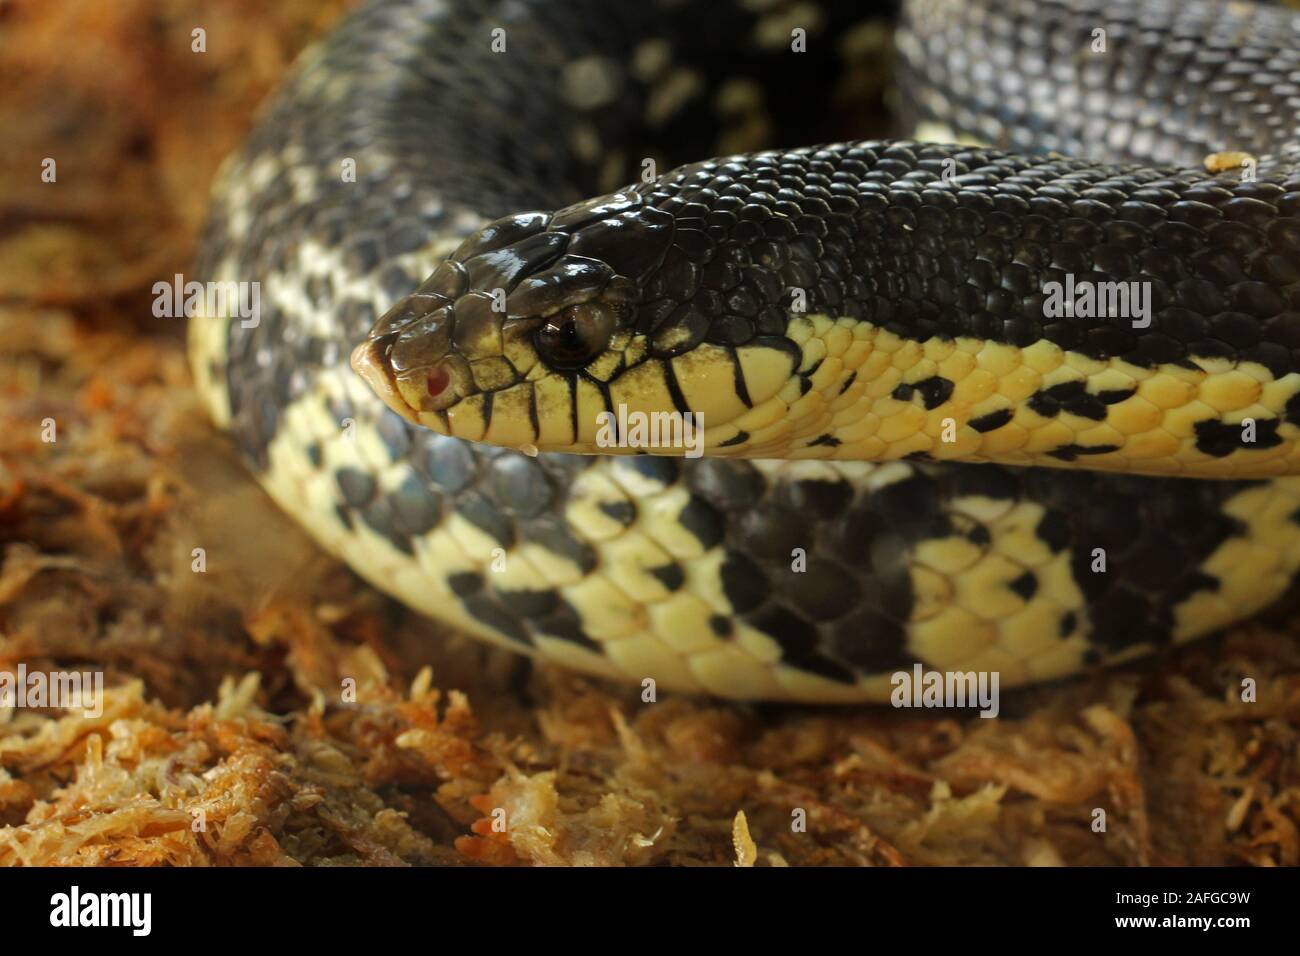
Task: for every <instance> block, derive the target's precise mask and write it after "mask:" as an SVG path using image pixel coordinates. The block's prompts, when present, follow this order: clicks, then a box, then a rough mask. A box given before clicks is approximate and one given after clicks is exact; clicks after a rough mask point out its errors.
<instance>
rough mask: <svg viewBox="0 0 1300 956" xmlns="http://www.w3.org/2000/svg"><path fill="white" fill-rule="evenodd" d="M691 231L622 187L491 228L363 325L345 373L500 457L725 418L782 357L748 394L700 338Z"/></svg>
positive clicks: (702, 322)
mask: <svg viewBox="0 0 1300 956" xmlns="http://www.w3.org/2000/svg"><path fill="white" fill-rule="evenodd" d="M700 235H702V234H700V233H692V235H691V236H687V237H685V239H683V237H682V236H681V235H679V224H678V222H677V220H676V219H675V217H674V216H673V214H671V213H669V212H665V211H663V210H661V209H658V208H656V207H654V206H651V205H649V204H648V203H647V201H646V200H645V198H644V197H643V196H642V195H641V194H640V193H638V192H637V190H636V189H635V188H633V189H629V190H627V191H625V192H619V193H612V194H609V195H606V196H601V197H599V198H596V199H592V200H589V201H587V202H584V203H580V204H577V205H574V206H569V207H567V208H564V209H560V210H558V211H557V212H554V213H540V212H533V213H524V214H521V215H516V216H510V217H506V218H504V219H498V220H496V221H494V222H491V223H488V224H487V225H486V226H484V227H483V228H482V229H480V230H479V231H478V232H477V233H475V234H473V235H472V236H470V237H469V238H467V239H466V240H465V241H464V242H463V243H462V244H461V245H460V247H459V248H458V249H457V250H456V251H455V252H453V253H452V254H451V256H450V257H448V258H447V259H446V260H445V261H443V262H442V263H440V264H439V265H438V267H437V268H436V269H435V270H434V272H433V273H432V274H431V275H430V276H429V278H428V279H427V280H426V281H425V282H424V283H423V284H422V285H421V286H420V287H419V288H418V289H417V290H416V291H415V292H413V293H412V294H410V295H408V296H406V297H405V298H404V299H402V300H401V301H399V302H398V303H397V304H396V305H394V306H393V308H392V309H390V310H389V311H388V312H387V313H386V314H385V315H384V316H383V317H382V318H381V319H380V320H379V322H378V323H376V325H375V327H374V329H373V330H372V331H371V332H370V334H369V336H368V337H367V339H366V340H365V341H364V342H363V343H362V344H361V345H359V346H358V347H357V349H356V350H355V351H354V352H353V356H352V365H353V368H354V369H355V370H356V371H357V372H358V373H359V374H360V375H361V376H362V377H363V378H365V379H366V380H367V381H368V382H369V384H370V385H371V387H372V388H373V389H374V390H375V391H376V392H377V393H378V394H379V395H380V397H381V398H383V399H384V401H385V402H386V403H387V404H388V405H389V406H390V407H391V408H393V409H394V410H395V411H397V412H398V413H399V414H401V415H402V416H403V417H405V418H407V419H408V420H410V421H412V422H415V423H417V424H420V425H424V426H426V427H429V428H431V429H433V430H434V431H437V432H440V433H442V434H446V435H452V436H455V437H459V438H467V439H471V440H476V441H488V442H491V443H493V444H499V445H506V446H509V447H514V448H536V449H539V450H547V451H576V452H587V453H593V452H607V451H618V450H619V449H617V448H608V447H606V443H605V442H603V441H601V440H600V435H599V433H600V430H601V427H602V426H601V419H602V413H609V414H610V415H618V414H620V412H628V411H635V412H641V413H644V414H658V413H679V414H687V413H693V412H694V413H700V414H704V415H706V419H705V420H704V421H703V422H701V421H700V420H699V419H698V417H696V419H695V421H696V423H697V424H703V425H704V426H705V427H708V426H711V425H713V424H716V423H719V422H725V421H727V419H728V418H730V417H735V416H736V415H738V414H740V413H741V412H742V411H744V410H745V409H746V408H748V407H750V405H752V402H753V400H754V399H755V398H760V399H761V398H766V397H768V395H769V394H771V393H772V392H774V391H775V390H776V388H777V387H778V386H779V385H782V384H784V383H785V381H786V380H787V379H788V378H789V376H790V374H791V372H792V368H793V366H794V365H795V364H797V361H798V357H797V355H793V356H792V355H791V354H790V352H791V350H792V348H793V347H792V346H789V343H787V342H785V340H778V341H777V345H778V346H781V348H778V349H777V350H776V352H777V360H776V361H775V363H771V362H769V363H768V364H769V365H770V366H771V368H772V369H775V370H776V371H775V374H768V375H767V376H766V378H767V379H771V383H770V387H762V388H760V389H759V394H755V388H754V386H753V385H752V384H751V385H750V386H749V387H748V390H747V389H746V384H745V383H746V376H745V369H743V368H742V367H741V364H742V363H741V358H740V357H739V350H737V349H736V348H735V346H734V344H732V343H728V342H719V341H717V340H716V337H715V339H714V340H713V341H706V339H707V338H708V337H709V332H710V330H711V328H713V326H714V325H715V324H716V323H715V320H714V319H713V318H711V317H710V316H709V314H708V312H707V311H706V307H705V306H703V305H701V303H699V302H696V301H693V297H694V295H695V293H696V291H697V288H698V287H699V285H700V283H699V282H698V275H699V270H698V269H696V268H695V267H694V266H691V265H690V264H689V262H687V261H686V260H685V258H684V254H683V253H682V251H681V249H680V248H678V240H681V241H682V242H686V243H693V242H694V238H695V237H698V236H700ZM715 298H716V297H715ZM756 348H757V350H758V351H763V352H765V353H766V352H770V351H772V350H771V347H770V345H769V346H768V347H767V348H763V347H762V346H761V344H759V345H757V346H756ZM750 351H753V350H752V349H751V350H750ZM751 358H752V356H751ZM750 364H751V365H753V364H754V363H753V362H751V363H750ZM750 371H752V369H751V370H750ZM760 378H761V376H760ZM764 381H765V380H764ZM738 393H740V394H738ZM606 422H608V419H606ZM733 431H734V429H733ZM662 453H666V454H671V453H672V452H671V451H664V452H662ZM678 453H680V452H678Z"/></svg>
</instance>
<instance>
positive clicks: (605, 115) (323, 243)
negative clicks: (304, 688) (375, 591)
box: [190, 0, 1300, 702]
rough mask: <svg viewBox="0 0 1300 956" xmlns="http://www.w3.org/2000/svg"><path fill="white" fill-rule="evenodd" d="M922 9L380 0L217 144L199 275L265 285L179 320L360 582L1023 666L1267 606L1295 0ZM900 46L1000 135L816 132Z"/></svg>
mask: <svg viewBox="0 0 1300 956" xmlns="http://www.w3.org/2000/svg"><path fill="white" fill-rule="evenodd" d="M904 7H905V9H903V10H902V11H901V12H900V11H895V10H893V9H892V7H891V5H889V4H881V5H880V6H879V8H878V9H876V8H871V9H865V10H864V8H863V6H862V5H861V4H854V3H843V4H840V3H824V4H819V5H813V4H808V3H798V4H795V3H785V2H782V0H771V2H754V0H743V2H737V3H734V4H733V3H731V2H724V0H719V2H706V0H700V2H694V0H674V2H661V3H660V2H650V0H647V2H645V3H637V4H622V3H619V4H611V3H588V2H581V0H566V2H559V0H551V2H543V0H514V2H509V3H495V2H489V3H482V2H469V0H465V2H460V0H371V2H369V3H366V4H365V5H364V6H362V7H361V8H359V9H358V10H357V11H356V12H354V13H353V14H352V15H351V16H350V17H349V18H348V19H347V20H345V22H344V23H343V24H342V25H341V26H340V27H339V28H338V29H337V30H336V31H335V32H334V33H333V34H332V35H331V36H330V37H329V38H328V39H326V40H325V41H324V42H323V43H322V44H320V45H319V46H317V47H315V48H313V49H312V50H310V51H309V52H308V53H306V54H304V56H303V57H302V58H301V60H300V62H299V63H298V64H297V66H296V67H295V69H294V70H293V72H292V74H291V76H290V78H289V79H288V80H287V82H286V83H285V85H284V86H283V88H282V89H281V90H280V91H279V93H278V94H277V95H276V96H275V97H274V98H273V99H272V101H271V102H270V103H269V104H268V105H267V107H266V108H265V110H264V111H263V113H262V116H261V118H260V120H259V122H258V124H257V126H256V129H255V130H254V132H253V134H252V135H251V137H250V139H249V141H248V143H247V145H246V146H245V147H244V148H243V150H242V151H240V152H239V153H238V154H236V155H235V156H233V157H232V158H231V159H230V160H229V161H228V162H227V164H226V165H225V166H224V167H223V170H222V173H221V174H220V176H219V177H218V182H217V185H216V188H215V193H214V201H213V207H212V213H211V216H210V220H209V223H208V226H207V230H206V233H205V236H204V240H203V245H202V253H201V256H200V262H199V271H200V273H201V278H203V279H206V280H209V281H211V282H219V283H226V282H257V283H259V286H260V292H261V295H260V298H261V303H262V307H261V313H260V316H259V317H258V319H257V321H255V322H247V321H242V320H241V319H240V318H239V317H237V316H231V315H224V314H210V315H200V316H198V317H195V318H194V319H192V321H191V324H190V351H191V357H192V365H193V369H194V374H195V379H196V383H197V386H198V388H199V391H200V393H201V395H202V396H203V398H204V400H205V403H206V404H207V406H208V408H209V409H210V411H211V414H212V416H213V417H214V419H215V420H216V422H217V423H218V424H219V425H220V426H222V427H223V428H225V429H227V430H228V431H229V432H230V434H231V436H232V438H233V440H234V442H235V443H236V444H237V445H238V447H239V448H240V450H241V452H242V453H243V454H244V456H245V458H246V459H247V460H248V462H249V464H250V467H251V468H252V469H253V471H254V472H255V473H256V474H257V476H258V478H259V480H260V481H261V482H262V483H263V485H264V486H265V487H266V489H267V490H268V491H269V492H270V494H271V495H272V496H273V497H274V498H275V500H276V501H277V502H278V503H279V505H280V506H281V507H283V508H284V509H285V510H287V511H288V512H289V513H291V514H292V515H293V516H295V518H296V519H297V520H298V521H299V522H300V523H301V524H302V525H303V526H304V527H305V528H306V529H307V530H308V531H309V532H310V533H311V534H312V535H313V536H314V537H315V538H316V539H317V540H318V541H319V542H320V543H321V545H322V546H324V547H325V548H327V549H328V550H329V551H331V552H333V553H334V554H336V555H338V556H339V557H341V558H342V559H343V560H345V561H346V562H347V563H348V564H349V565H351V567H352V568H353V569H355V570H356V571H357V572H358V573H359V574H361V575H362V576H364V577H365V578H367V579H368V580H369V581H371V582H372V583H374V584H375V585H376V586H377V587H379V588H381V589H383V590H385V591H387V592H388V593H390V594H392V595H394V596H395V597H397V598H398V599H400V600H401V601H403V602H405V603H406V604H408V605H410V606H411V607H413V608H416V609H417V610H419V611H421V612H423V613H426V614H428V615H430V616H433V617H437V618H440V619H442V620H445V621H448V622H449V623H451V624H452V625H454V626H456V627H459V628H461V629H463V630H465V631H468V632H470V633H473V634H476V635H478V636H481V637H483V638H485V639H488V640H492V641H496V642H498V643H501V644H504V645H505V646H507V647H510V648H513V649H514V650H517V651H520V652H523V653H529V654H533V655H537V656H540V657H544V658H546V659H548V660H552V661H556V662H558V663H560V664H562V665H565V666H568V667H572V668H577V669H580V670H583V671H587V672H591V673H595V674H599V675H604V676H607V677H611V678H617V679H623V680H634V681H642V680H645V679H646V678H653V679H654V680H655V681H656V682H657V683H658V685H659V686H661V687H665V688H675V689H680V690H685V691H695V692H703V693H709V694H714V695H718V696H723V697H731V698H763V699H781V700H798V701H807V702H854V701H870V700H884V699H888V697H889V695H890V691H891V689H892V684H891V675H892V674H893V673H894V672H896V671H898V670H910V669H911V668H912V667H913V665H914V664H916V663H918V662H919V663H921V664H922V665H923V666H924V667H925V668H927V669H932V670H940V671H997V672H998V673H999V675H1000V680H1001V684H1002V686H1004V687H1010V686H1014V685H1016V684H1022V683H1026V682H1031V681H1038V680H1047V679H1053V678H1058V677H1062V676H1065V675H1068V674H1072V673H1075V672H1078V671H1079V670H1081V669H1084V668H1088V667H1093V666H1102V665H1109V664H1114V663H1117V662H1122V661H1126V660H1129V659H1132V658H1134V657H1137V656H1139V655H1142V654H1145V653H1149V652H1151V651H1152V650H1155V649H1158V648H1161V647H1164V646H1167V645H1170V644H1174V643H1178V642H1181V641H1185V640H1189V639H1191V638H1194V637H1198V636H1201V635H1205V634H1208V633H1211V632H1213V631H1215V630H1216V629H1219V628H1222V627H1223V626H1225V625H1227V624H1230V623H1232V622H1234V621H1238V620H1241V619H1243V618H1245V617H1247V616H1249V615H1251V614H1252V613H1254V612H1255V611H1257V610H1259V609H1261V608H1263V607H1265V606H1266V605H1268V604H1269V603H1270V602H1272V601H1273V600H1275V599H1276V598H1277V597H1278V596H1279V595H1281V594H1282V593H1283V592H1284V591H1285V590H1286V589H1287V588H1288V586H1289V585H1290V584H1291V582H1292V580H1293V578H1294V576H1295V574H1296V571H1297V569H1300V478H1297V477H1293V476H1294V475H1295V474H1296V473H1297V472H1300V152H1298V151H1297V146H1296V143H1297V142H1300V137H1298V136H1297V135H1296V130H1297V116H1300V43H1298V42H1297V41H1298V39H1300V20H1297V18H1296V16H1294V15H1292V14H1288V13H1286V12H1283V11H1281V10H1277V9H1271V8H1257V7H1254V6H1251V5H1247V4H1230V5H1219V4H1213V3H1193V2H1189V3H1177V2H1173V0H1168V2H1162V0H1143V2H1141V3H1138V4H1128V3H1109V2H1105V0H1068V2H1067V0H1009V2H1006V3H984V2H971V3H963V2H959V0H916V2H912V3H907V4H905V5H904ZM1098 30H1100V31H1101V34H1100V36H1101V37H1102V43H1101V48H1100V49H1098V48H1097V38H1098V35H1099V34H1098V32H1097V31H1098ZM792 37H794V38H796V40H798V39H799V38H800V37H802V44H803V46H802V47H801V48H800V44H799V43H798V42H792ZM886 41H887V42H886ZM888 45H892V46H893V47H894V48H895V49H896V59H897V68H896V82H897V86H898V92H899V94H900V96H899V99H900V101H901V107H900V114H901V119H902V120H903V121H905V122H908V123H909V124H911V126H913V127H916V126H917V125H918V124H920V125H921V128H922V129H928V128H933V127H934V125H935V124H940V125H942V126H943V127H945V128H946V129H948V130H949V131H950V135H951V136H952V137H953V138H961V139H963V140H964V141H965V142H967V143H970V142H979V143H983V144H991V145H936V144H929V143H923V142H917V141H912V140H887V141H863V140H851V139H850V140H847V141H841V142H833V143H831V144H830V145H826V146H820V147H817V146H808V145H804V144H809V143H816V142H826V141H827V140H828V139H833V138H834V136H835V135H836V131H837V130H840V129H845V128H851V127H852V119H853V115H854V110H855V109H857V108H858V107H859V106H860V102H859V99H860V96H861V94H862V90H863V83H862V76H863V71H864V68H865V67H866V66H869V65H870V63H871V61H872V60H873V59H874V58H877V57H879V56H881V55H882V54H883V51H884V50H885V49H886V47H887V46H888ZM846 124H847V126H846ZM775 144H779V145H780V146H781V147H782V148H780V149H772V148H771V147H772V146H773V145H775ZM764 150H766V151H764ZM1229 151H1237V153H1239V154H1240V155H1239V156H1229ZM1210 154H1216V156H1217V157H1218V158H1212V159H1209V160H1207V158H1206V157H1207V156H1209V155H1210ZM711 156H721V157H722V158H718V159H709V158H707V157H711ZM1064 157H1081V158H1064ZM1225 157H1229V158H1225ZM647 158H653V159H654V160H655V166H654V168H653V170H652V173H653V172H658V171H662V170H667V171H663V172H658V174H657V175H642V174H643V173H644V172H645V170H646V168H647V164H646V162H645V160H646V159H647ZM683 163H685V164H688V165H678V164H683ZM1243 163H1244V165H1243ZM1246 166H1248V167H1249V169H1248V171H1247V170H1246V168H1245V167H1246ZM592 196H596V197H598V198H596V199H591V198H589V197H592ZM1053 283H1057V284H1060V285H1063V286H1066V287H1071V288H1072V287H1074V286H1073V284H1075V283H1077V284H1079V285H1080V286H1081V287H1083V286H1096V287H1103V286H1104V285H1105V284H1107V283H1109V284H1111V287H1112V288H1124V289H1130V288H1131V289H1132V290H1133V291H1134V295H1135V296H1137V295H1141V296H1145V297H1146V298H1145V300H1144V301H1145V302H1146V306H1145V307H1144V311H1143V313H1142V315H1143V317H1142V318H1141V320H1138V321H1135V320H1134V316H1133V315H1126V316H1116V315H1106V314H1102V315H1100V316H1098V317H1094V318H1089V317H1086V316H1084V315H1083V314H1082V313H1081V314H1079V315H1077V316H1076V315H1073V314H1069V315H1062V314H1061V313H1060V312H1053V311H1052V309H1051V307H1050V306H1049V305H1048V304H1047V301H1046V300H1047V295H1048V293H1047V290H1048V289H1050V288H1051V287H1052V284H1053ZM1138 301H1139V300H1138V299H1134V302H1135V303H1136V302H1138ZM350 356H351V357H352V363H353V364H354V365H355V366H356V371H354V370H353V368H352V367H350V365H349V357H350ZM358 371H359V372H360V373H361V374H360V375H358V374H357V372H358ZM618 406H624V407H626V408H630V409H632V410H634V411H639V412H646V413H668V412H677V413H700V414H702V415H703V424H704V432H703V443H704V450H705V457H703V458H700V459H698V460H693V459H686V458H682V457H680V454H681V451H680V449H676V450H670V449H642V450H648V451H651V452H659V453H658V454H626V453H625V452H630V451H634V450H636V449H631V448H607V447H604V444H603V443H602V442H600V441H599V440H598V435H597V424H596V423H597V422H598V420H599V419H598V416H599V414H600V413H601V412H605V411H609V412H613V411H614V410H615V409H616V408H617V407H618ZM538 450H540V454H538V453H537V452H538ZM670 451H671V452H673V453H671V454H669V453H668V452H670ZM592 452H600V453H602V454H598V455H592V454H590V453H592ZM606 452H615V453H611V454H604V453H606Z"/></svg>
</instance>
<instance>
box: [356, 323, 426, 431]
mask: <svg viewBox="0 0 1300 956" xmlns="http://www.w3.org/2000/svg"><path fill="white" fill-rule="evenodd" d="M349 364H350V365H351V366H352V371H354V372H356V373H357V374H358V375H360V376H361V378H362V380H363V381H364V382H365V383H366V384H367V385H369V386H370V388H371V390H372V391H373V392H374V393H375V394H376V395H378V396H379V399H380V401H382V402H383V403H384V404H385V405H387V406H388V407H389V408H391V409H392V410H393V411H395V412H397V414H399V415H401V416H402V417H403V418H405V419H406V420H407V421H410V422H413V423H418V420H417V417H416V413H415V409H413V408H412V407H411V406H410V405H408V404H407V403H406V400H405V399H404V398H402V393H401V392H400V391H398V389H397V380H396V379H395V378H394V377H393V373H392V370H391V369H390V368H389V365H388V361H387V360H386V359H385V357H384V346H383V345H382V343H380V342H379V341H377V340H375V339H367V340H366V341H365V342H362V343H361V344H360V345H358V346H357V347H356V348H354V349H353V350H352V356H351V358H350V359H349Z"/></svg>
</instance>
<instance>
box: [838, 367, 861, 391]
mask: <svg viewBox="0 0 1300 956" xmlns="http://www.w3.org/2000/svg"><path fill="white" fill-rule="evenodd" d="M857 378H858V373H857V371H854V372H853V374H852V375H850V376H849V377H848V378H846V379H845V380H844V384H843V385H841V386H840V392H839V393H840V394H841V395H843V394H844V393H845V392H847V391H848V390H849V386H851V385H852V384H853V383H854V382H855V381H857Z"/></svg>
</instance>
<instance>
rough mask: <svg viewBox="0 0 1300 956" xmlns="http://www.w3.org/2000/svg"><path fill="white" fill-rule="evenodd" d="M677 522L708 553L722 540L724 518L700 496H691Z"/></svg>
mask: <svg viewBox="0 0 1300 956" xmlns="http://www.w3.org/2000/svg"><path fill="white" fill-rule="evenodd" d="M677 520H678V521H680V522H681V525H682V527H683V528H685V529H686V530H687V531H689V532H690V533H691V534H693V535H695V537H696V538H697V539H698V540H699V542H700V545H701V546H702V547H703V548H704V550H706V551H707V550H708V549H709V548H711V547H713V546H714V545H715V544H717V543H718V542H720V541H721V540H722V516H721V515H719V514H718V512H717V511H716V510H715V509H714V508H713V506H712V505H710V504H709V503H708V502H707V501H705V500H704V499H703V498H701V497H699V496H698V495H691V500H690V501H688V502H687V503H686V507H685V508H683V509H682V511H681V514H679V515H678V516H677Z"/></svg>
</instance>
